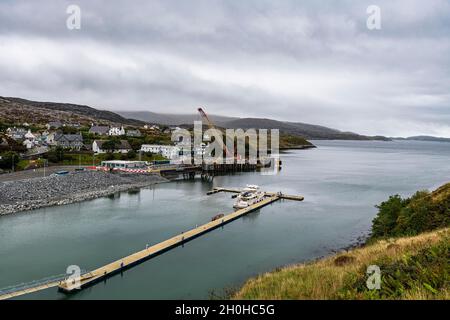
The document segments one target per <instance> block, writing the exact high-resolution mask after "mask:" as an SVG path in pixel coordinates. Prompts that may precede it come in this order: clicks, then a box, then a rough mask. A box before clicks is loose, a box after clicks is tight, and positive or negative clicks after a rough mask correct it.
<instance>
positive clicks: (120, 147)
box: [94, 140, 131, 150]
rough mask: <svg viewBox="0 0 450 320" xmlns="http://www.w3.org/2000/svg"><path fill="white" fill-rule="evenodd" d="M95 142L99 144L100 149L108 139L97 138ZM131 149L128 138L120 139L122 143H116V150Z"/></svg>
mask: <svg viewBox="0 0 450 320" xmlns="http://www.w3.org/2000/svg"><path fill="white" fill-rule="evenodd" d="M94 142H95V143H97V146H98V147H99V148H100V149H103V148H102V146H103V144H104V143H105V142H106V140H95V141H94ZM129 149H131V146H130V144H129V143H128V141H127V140H120V143H116V145H115V150H129Z"/></svg>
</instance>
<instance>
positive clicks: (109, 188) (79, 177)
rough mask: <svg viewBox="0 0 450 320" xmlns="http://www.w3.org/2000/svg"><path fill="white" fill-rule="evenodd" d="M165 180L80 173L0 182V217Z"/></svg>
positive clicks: (145, 176)
mask: <svg viewBox="0 0 450 320" xmlns="http://www.w3.org/2000/svg"><path fill="white" fill-rule="evenodd" d="M166 181H168V180H167V179H164V178H162V177H161V176H159V175H154V174H131V173H108V172H97V171H81V172H72V173H70V174H67V175H61V176H58V175H51V176H48V177H39V178H32V179H23V180H17V181H8V182H0V215H5V214H11V213H15V212H19V211H26V210H33V209H38V208H43V207H50V206H57V205H65V204H69V203H75V202H81V201H85V200H90V199H95V198H99V197H104V196H108V195H111V194H114V193H116V192H120V191H125V190H129V189H134V188H142V187H146V186H150V185H153V184H156V183H162V182H166Z"/></svg>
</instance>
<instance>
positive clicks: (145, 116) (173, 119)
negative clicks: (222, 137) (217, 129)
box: [117, 111, 239, 126]
mask: <svg viewBox="0 0 450 320" xmlns="http://www.w3.org/2000/svg"><path fill="white" fill-rule="evenodd" d="M117 113H118V114H120V115H122V116H124V117H126V118H130V119H139V120H141V121H146V122H149V123H156V124H164V125H170V126H179V125H182V124H192V123H193V122H194V121H196V120H200V116H199V114H195V113H192V114H170V113H156V112H151V111H118V112H117ZM236 119H239V118H236V117H225V116H216V115H211V120H212V121H214V123H216V124H217V125H219V126H220V125H221V124H222V123H225V122H227V121H231V120H236Z"/></svg>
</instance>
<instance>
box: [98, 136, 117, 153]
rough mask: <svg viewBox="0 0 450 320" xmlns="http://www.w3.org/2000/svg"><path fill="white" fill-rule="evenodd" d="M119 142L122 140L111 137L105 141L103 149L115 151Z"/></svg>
mask: <svg viewBox="0 0 450 320" xmlns="http://www.w3.org/2000/svg"><path fill="white" fill-rule="evenodd" d="M119 144H120V141H119V140H118V139H117V138H111V139H108V140H106V141H105V142H103V145H102V149H103V150H106V151H107V152H113V151H114V150H115V149H116V147H117V145H119Z"/></svg>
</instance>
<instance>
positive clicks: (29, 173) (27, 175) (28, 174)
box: [0, 166, 83, 182]
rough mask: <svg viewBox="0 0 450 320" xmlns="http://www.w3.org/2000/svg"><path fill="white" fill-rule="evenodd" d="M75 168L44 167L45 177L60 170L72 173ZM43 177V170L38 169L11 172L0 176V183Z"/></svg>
mask: <svg viewBox="0 0 450 320" xmlns="http://www.w3.org/2000/svg"><path fill="white" fill-rule="evenodd" d="M82 167H83V166H82ZM76 168H79V166H51V167H46V168H45V175H46V176H48V175H50V174H52V173H55V172H57V171H61V170H66V171H73V170H75V169H76ZM43 176H44V168H38V169H35V170H23V171H17V172H12V173H4V174H0V182H6V181H17V180H23V179H31V178H37V177H43Z"/></svg>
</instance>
